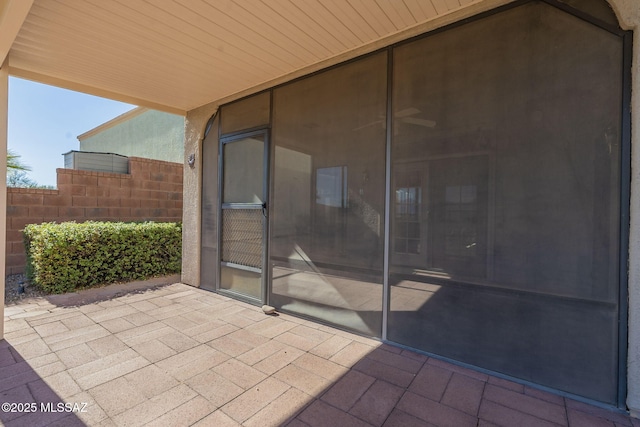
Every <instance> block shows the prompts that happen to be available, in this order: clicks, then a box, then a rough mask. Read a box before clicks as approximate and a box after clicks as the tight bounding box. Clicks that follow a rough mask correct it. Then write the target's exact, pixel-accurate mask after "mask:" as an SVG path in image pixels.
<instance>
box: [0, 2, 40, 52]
mask: <svg viewBox="0 0 640 427" xmlns="http://www.w3.org/2000/svg"><path fill="white" fill-rule="evenodd" d="M31 5H33V0H0V34H2V37H0V64H2V63H3V62H4V60H5V59H6V58H7V55H9V51H10V50H11V46H12V45H13V42H14V40H15V39H16V36H17V35H18V32H19V31H20V28H22V24H23V23H24V21H25V19H27V15H28V14H29V10H31Z"/></svg>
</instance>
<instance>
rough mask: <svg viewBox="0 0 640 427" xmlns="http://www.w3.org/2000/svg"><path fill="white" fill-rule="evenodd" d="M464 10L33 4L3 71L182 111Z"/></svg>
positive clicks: (192, 0) (451, 4)
mask: <svg viewBox="0 0 640 427" xmlns="http://www.w3.org/2000/svg"><path fill="white" fill-rule="evenodd" d="M4 1H5V2H6V1H7V0H4ZM8 1H9V2H11V0H8ZM14 1H21V0H14ZM1 3H2V0H0V6H1ZM471 3H477V1H476V2H474V1H473V0H146V1H145V0H35V1H34V2H33V5H32V7H31V9H30V10H29V13H28V15H27V17H26V19H25V20H24V22H23V23H22V26H21V28H20V29H19V31H18V32H17V35H16V37H15V40H14V42H13V44H12V45H11V49H10V51H9V72H10V74H12V75H14V76H18V77H25V78H29V79H33V80H36V81H40V82H44V83H49V84H55V85H58V86H62V87H67V88H70V89H75V90H81V91H85V92H89V93H92V94H96V95H101V96H106V97H110V98H114V99H119V100H123V101H127V102H131V103H134V104H138V105H144V106H148V107H151V108H157V109H161V110H165V111H170V112H174V113H184V112H186V111H188V110H191V109H193V108H196V107H199V106H201V105H204V104H206V103H209V102H212V101H215V100H219V99H223V98H225V97H228V96H231V95H233V94H235V93H239V92H242V91H245V90H247V89H249V88H252V87H255V86H257V85H260V84H264V83H266V82H271V81H275V80H277V79H281V78H282V77H283V76H287V75H289V74H291V73H292V72H295V71H298V70H304V69H307V68H309V67H310V66H313V65H314V64H320V63H324V62H327V61H329V60H331V58H338V57H341V56H344V55H345V54H346V53H348V52H353V51H354V50H357V49H358V48H361V47H362V46H366V45H371V44H372V43H373V44H375V43H383V42H384V41H385V40H388V38H389V36H392V35H397V34H399V33H403V32H406V31H407V30H409V29H412V28H416V27H419V26H420V25H423V24H424V23H425V22H428V21H430V20H433V19H435V18H437V17H439V16H442V15H445V14H448V13H450V12H452V11H455V10H458V9H460V8H462V7H465V6H467V5H469V4H471ZM0 12H1V9H0ZM2 25H3V24H2V21H0V35H1V34H3V33H2V29H3V28H2Z"/></svg>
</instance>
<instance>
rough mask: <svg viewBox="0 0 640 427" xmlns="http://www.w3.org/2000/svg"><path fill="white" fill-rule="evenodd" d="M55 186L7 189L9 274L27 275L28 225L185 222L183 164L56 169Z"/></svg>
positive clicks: (136, 161)
mask: <svg viewBox="0 0 640 427" xmlns="http://www.w3.org/2000/svg"><path fill="white" fill-rule="evenodd" d="M56 172H57V184H58V185H57V187H58V188H57V189H56V190H44V189H31V188H7V249H6V260H5V263H6V274H7V275H10V274H18V273H23V272H24V269H25V266H26V254H25V250H24V244H23V240H22V239H23V236H22V229H23V228H24V226H25V225H27V224H40V223H42V222H51V221H55V222H64V221H76V222H84V221H89V220H93V221H158V222H171V221H182V173H183V166H182V164H181V163H172V162H165V161H160V160H150V159H143V158H139V157H130V158H129V174H116V173H105V172H91V171H83V170H75V169H57V170H56Z"/></svg>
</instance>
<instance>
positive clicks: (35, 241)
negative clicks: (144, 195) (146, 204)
mask: <svg viewBox="0 0 640 427" xmlns="http://www.w3.org/2000/svg"><path fill="white" fill-rule="evenodd" d="M24 240H25V245H24V246H25V248H26V251H27V277H28V278H29V280H30V281H31V283H34V284H35V285H36V286H38V287H40V288H41V289H43V290H44V291H46V292H49V293H56V294H59V293H64V292H71V291H73V290H75V289H76V288H85V287H91V286H97V285H101V284H108V283H115V282H125V281H131V280H141V279H147V278H150V277H154V276H160V275H166V274H173V273H178V272H180V266H181V256H182V225H181V224H180V223H154V222H144V223H124V222H94V221H88V222H84V223H80V224H76V223H75V222H63V223H61V224H56V223H53V222H52V223H43V224H30V225H27V226H26V227H25V228H24Z"/></svg>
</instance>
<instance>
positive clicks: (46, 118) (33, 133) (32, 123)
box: [8, 77, 135, 185]
mask: <svg viewBox="0 0 640 427" xmlns="http://www.w3.org/2000/svg"><path fill="white" fill-rule="evenodd" d="M134 107H135V106H133V105H130V104H124V103H122V102H117V101H112V100H108V99H105V98H99V97H95V96H91V95H87V94H83V93H79V92H73V91H70V90H66V89H60V88H57V87H53V86H48V85H43V84H40V83H34V82H31V81H28V80H23V79H18V78H14V77H10V78H9V135H8V137H9V140H8V147H9V149H11V150H13V151H14V152H15V153H16V154H19V155H20V160H21V161H22V163H24V164H26V165H28V166H29V167H31V171H30V172H29V177H30V178H31V179H33V180H34V181H36V182H37V183H38V184H43V185H56V168H61V167H64V158H63V156H62V154H63V153H66V152H68V151H70V150H77V149H78V148H79V143H78V139H77V136H78V135H81V134H83V133H85V132H86V131H88V130H90V129H93V128H94V127H96V126H98V125H100V124H102V123H104V122H106V121H109V120H111V119H113V118H114V117H117V116H119V115H120V114H122V113H124V112H126V111H129V110H130V109H132V108H134Z"/></svg>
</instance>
